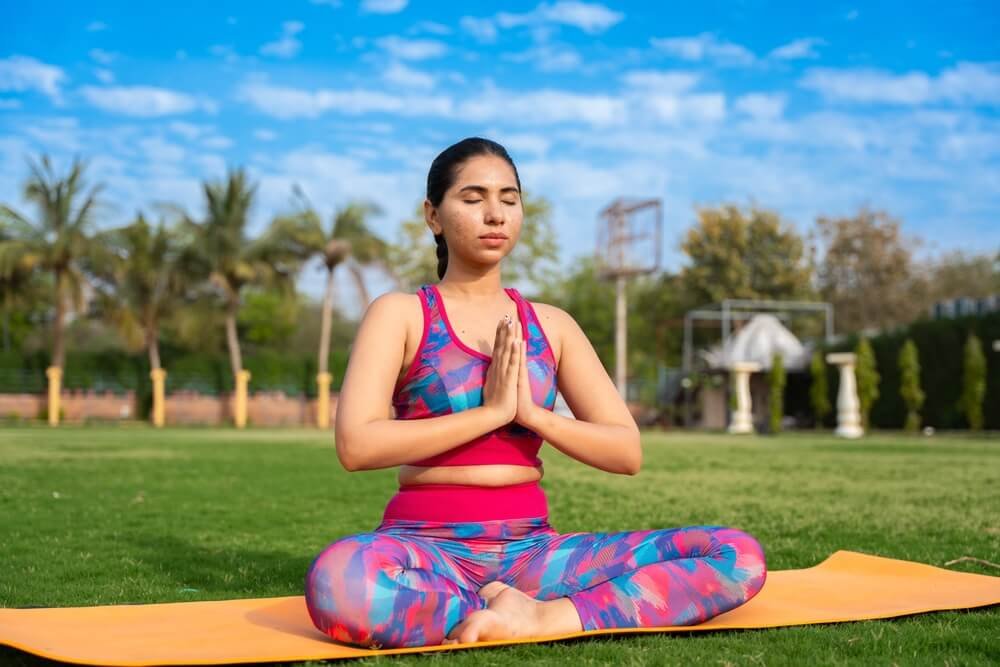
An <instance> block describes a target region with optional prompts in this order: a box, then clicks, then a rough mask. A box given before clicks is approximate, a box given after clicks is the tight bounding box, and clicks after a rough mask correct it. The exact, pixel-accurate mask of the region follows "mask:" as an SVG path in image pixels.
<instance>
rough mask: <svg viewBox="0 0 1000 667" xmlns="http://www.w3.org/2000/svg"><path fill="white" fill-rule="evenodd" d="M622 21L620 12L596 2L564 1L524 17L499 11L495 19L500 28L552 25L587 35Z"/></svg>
mask: <svg viewBox="0 0 1000 667" xmlns="http://www.w3.org/2000/svg"><path fill="white" fill-rule="evenodd" d="M624 18H625V15H624V14H622V13H621V12H616V11H614V10H612V9H608V8H607V7H605V6H604V5H602V4H599V3H591V2H573V1H569V0H564V1H560V2H555V3H552V4H550V3H547V2H543V3H541V4H540V5H538V6H537V7H535V8H534V9H533V10H531V11H530V12H526V13H524V14H513V13H510V12H500V13H498V14H497V15H496V17H495V18H494V20H495V21H496V23H497V25H499V26H500V27H501V28H513V27H517V26H534V25H540V24H545V23H554V24H562V25H569V26H573V27H576V28H579V29H580V30H583V31H584V32H586V33H588V34H597V33H601V32H604V31H605V30H607V29H608V28H610V27H612V26H614V25H615V24H617V23H619V22H620V21H621V20H622V19H624Z"/></svg>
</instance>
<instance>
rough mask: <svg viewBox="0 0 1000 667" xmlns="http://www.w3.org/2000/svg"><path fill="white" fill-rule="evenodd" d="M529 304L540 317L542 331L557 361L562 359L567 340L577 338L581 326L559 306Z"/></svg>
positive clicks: (531, 302)
mask: <svg viewBox="0 0 1000 667" xmlns="http://www.w3.org/2000/svg"><path fill="white" fill-rule="evenodd" d="M528 303H530V304H531V307H532V308H533V309H534V311H535V315H537V316H538V321H539V324H541V325H542V330H543V331H544V332H545V336H546V338H548V339H549V344H550V345H552V347H553V348H555V349H554V350H553V353H554V354H555V357H556V359H557V360H559V359H561V358H562V350H563V349H565V347H566V345H565V343H566V341H567V339H569V340H572V339H574V338H576V336H577V332H580V331H581V330H580V326H579V325H578V324H577V323H576V320H575V319H573V316H572V315H570V314H569V313H567V312H566V311H565V310H563V309H562V308H560V307H559V306H553V305H552V304H548V303H541V302H538V301H528Z"/></svg>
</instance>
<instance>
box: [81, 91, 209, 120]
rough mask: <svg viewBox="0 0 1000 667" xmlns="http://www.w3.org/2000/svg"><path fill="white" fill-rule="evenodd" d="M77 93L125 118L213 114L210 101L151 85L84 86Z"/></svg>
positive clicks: (91, 102)
mask: <svg viewBox="0 0 1000 667" xmlns="http://www.w3.org/2000/svg"><path fill="white" fill-rule="evenodd" d="M80 94H81V95H83V97H84V99H86V100H87V101H88V102H89V103H90V104H91V105H93V106H95V107H97V108H99V109H103V110H104V111H110V112H113V113H120V114H125V115H128V116H142V117H151V116H166V115H170V114H176V113H189V112H191V111H195V110H199V109H201V110H204V111H208V112H210V113H211V112H214V111H215V104H214V103H213V102H211V101H209V100H204V99H199V98H196V97H193V96H191V95H188V94H186V93H179V92H177V91H174V90H169V89H167V88H156V87H153V86H117V87H106V88H99V87H97V86H83V87H82V88H80Z"/></svg>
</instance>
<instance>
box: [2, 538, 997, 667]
mask: <svg viewBox="0 0 1000 667" xmlns="http://www.w3.org/2000/svg"><path fill="white" fill-rule="evenodd" d="M993 604H1000V577H991V576H987V575H982V574H968V573H963V572H952V571H950V570H945V569H942V568H938V567H934V566H931V565H925V564H923V563H914V562H911V561H905V560H896V559H892V558H882V557H880V556H869V555H867V554H862V553H857V552H854V551H837V552H835V553H834V554H832V555H831V556H829V557H828V558H827V559H826V560H824V561H823V562H822V563H820V564H819V565H816V566H814V567H809V568H805V569H802V570H778V571H774V572H769V573H768V575H767V581H766V582H765V584H764V587H763V588H762V589H761V590H760V592H759V593H758V594H757V595H756V596H755V597H754V598H753V599H752V600H750V601H749V602H747V603H746V604H744V605H743V606H741V607H737V608H736V609H733V610H732V611H729V612H726V613H725V614H721V615H719V616H716V617H715V618H713V619H710V620H709V621H707V622H705V623H701V624H699V625H688V626H675V627H664V628H627V629H611V630H594V631H591V632H576V633H573V634H568V635H559V636H552V637H536V638H531V639H520V640H509V641H492V642H478V643H475V644H459V645H448V646H427V647H419V648H401V649H388V650H379V651H375V650H366V649H360V648H355V647H352V646H344V645H341V644H336V643H334V642H333V641H332V640H330V639H328V638H327V637H326V636H325V635H323V634H322V633H320V632H319V631H318V630H316V629H315V628H314V627H313V625H312V622H311V621H310V620H309V616H308V614H307V612H306V607H305V602H304V600H303V598H302V597H301V596H292V597H278V598H261V599H251V600H222V601H219V602H175V603H167V604H143V605H115V606H104V607H55V608H47V609H0V644H7V645H9V646H13V647H14V648H18V649H21V650H23V651H27V652H29V653H34V654H36V655H39V656H42V657H45V658H52V659H55V660H62V661H64V662H72V663H77V664H85V665H112V666H115V665H162V664H173V665H221V664H234V663H245V662H280V661H291V660H331V659H337V658H356V657H363V656H367V655H376V654H385V655H388V654H394V653H418V652H429V651H455V650H464V649H469V648H479V647H483V646H502V645H505V644H522V643H533V642H540V641H553V640H558V639H570V638H573V637H583V636H595V635H605V634H626V633H649V632H692V631H700V630H725V629H734V628H773V627H780V626H788V625H809V624H813V623H838V622H842V621H856V620H864V619H873V618H890V617H893V616H904V615H906V614H918V613H921V612H928V611H942V610H946V609H968V608H972V607H982V606H986V605H993Z"/></svg>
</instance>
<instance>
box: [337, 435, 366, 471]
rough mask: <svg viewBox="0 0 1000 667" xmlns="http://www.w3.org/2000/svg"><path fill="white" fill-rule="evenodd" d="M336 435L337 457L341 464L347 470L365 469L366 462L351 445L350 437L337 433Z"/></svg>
mask: <svg viewBox="0 0 1000 667" xmlns="http://www.w3.org/2000/svg"><path fill="white" fill-rule="evenodd" d="M335 437H336V447H337V459H338V460H339V461H340V465H341V466H342V467H343V468H344V470H346V471H347V472H356V471H358V470H364V469H365V467H364V462H363V461H362V460H361V457H360V456H358V453H357V452H356V451H355V450H354V448H352V447H351V446H350V443H349V441H348V439H347V438H346V437H345V436H344V435H342V434H340V433H337V435H336V436H335Z"/></svg>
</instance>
